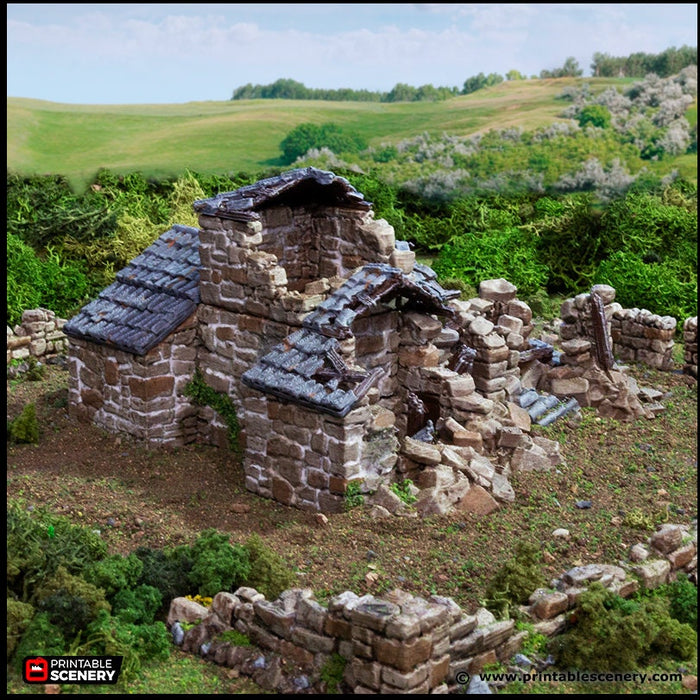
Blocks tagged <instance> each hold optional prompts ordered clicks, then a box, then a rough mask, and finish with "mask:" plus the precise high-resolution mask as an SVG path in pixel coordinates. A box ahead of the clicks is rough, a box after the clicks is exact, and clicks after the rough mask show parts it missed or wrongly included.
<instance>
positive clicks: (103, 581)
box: [83, 553, 143, 599]
mask: <svg viewBox="0 0 700 700" xmlns="http://www.w3.org/2000/svg"><path fill="white" fill-rule="evenodd" d="M142 571H143V562H142V561H141V560H140V559H139V558H138V557H137V556H136V555H135V554H133V553H132V554H129V555H128V556H126V557H123V556H121V555H120V554H112V555H110V556H108V557H105V558H104V559H100V560H99V561H96V562H94V563H93V564H92V565H91V566H89V567H87V568H86V569H85V571H84V572H83V576H84V578H85V580H86V581H89V582H90V583H92V584H94V585H95V586H98V587H99V588H101V589H103V590H104V591H105V593H106V595H107V597H108V598H110V599H111V598H113V597H114V595H115V594H116V593H117V592H119V591H121V590H123V589H125V588H133V587H134V586H135V585H136V582H137V581H138V580H139V578H140V576H141V572H142Z"/></svg>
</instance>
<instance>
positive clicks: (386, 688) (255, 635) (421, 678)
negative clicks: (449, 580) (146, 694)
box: [167, 524, 697, 694]
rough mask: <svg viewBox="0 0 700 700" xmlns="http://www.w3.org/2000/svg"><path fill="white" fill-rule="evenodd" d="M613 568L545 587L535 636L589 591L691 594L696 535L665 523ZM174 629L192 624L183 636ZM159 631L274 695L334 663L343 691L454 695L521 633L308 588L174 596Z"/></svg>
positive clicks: (440, 602)
mask: <svg viewBox="0 0 700 700" xmlns="http://www.w3.org/2000/svg"><path fill="white" fill-rule="evenodd" d="M621 563H622V564H624V565H623V566H619V565H608V564H588V565H583V566H576V567H574V568H572V569H569V570H568V571H566V572H564V573H563V574H562V575H561V576H560V577H558V578H556V579H554V580H552V581H551V582H550V587H549V588H541V589H537V590H535V591H533V592H532V594H531V596H530V598H529V601H528V604H527V605H524V606H520V614H521V615H522V616H524V618H525V619H526V620H529V621H530V622H531V623H532V624H533V626H534V631H535V632H536V633H540V634H544V635H545V636H548V637H551V636H553V635H556V634H559V633H561V632H564V631H565V630H566V628H567V623H568V615H569V613H570V611H572V610H573V609H575V607H576V604H577V601H578V599H579V597H580V595H581V594H582V593H583V592H584V591H585V590H586V589H587V588H588V586H589V585H590V584H591V583H593V582H598V583H600V584H601V585H603V586H605V587H606V588H608V589H610V590H611V591H614V592H615V593H617V594H619V595H620V596H622V597H628V596H630V595H632V594H633V593H634V592H636V591H637V590H639V588H640V587H644V588H656V587H657V586H659V585H662V584H663V583H666V582H668V581H671V580H674V579H675V578H676V576H677V575H678V573H679V572H684V573H686V574H687V575H689V577H690V578H691V580H692V581H693V582H694V583H696V585H697V530H693V531H692V532H691V531H689V529H688V528H687V527H686V526H682V525H673V524H664V525H661V526H660V527H659V528H658V530H657V531H656V532H655V533H654V534H653V535H652V536H651V537H650V538H649V540H648V541H647V542H646V543H645V544H642V543H639V544H637V545H635V546H634V547H632V548H631V550H630V560H629V562H621ZM180 622H190V623H192V622H196V623H197V624H195V626H193V627H191V628H190V629H188V630H187V632H185V633H184V634H183V633H182V628H181V627H180V624H179V623H180ZM167 623H168V626H169V627H170V629H171V631H172V632H173V639H174V640H176V643H178V644H181V645H182V648H183V649H184V650H185V651H188V652H191V653H195V654H200V655H201V656H203V657H204V658H206V659H208V660H210V661H213V662H214V663H217V664H219V665H222V666H228V667H231V668H236V669H238V670H239V671H240V672H242V673H245V674H246V675H250V676H252V678H253V680H255V681H256V682H257V683H258V684H259V685H260V686H261V687H262V688H263V689H265V690H272V691H277V692H279V693H298V692H300V691H303V690H305V689H308V688H310V687H311V686H312V684H318V682H319V677H320V669H321V668H322V666H323V664H324V663H325V662H326V661H327V660H328V659H329V658H330V657H331V655H333V654H338V655H339V656H341V657H342V658H343V659H345V662H346V665H345V672H344V677H343V680H344V682H345V684H346V686H347V688H348V689H349V692H351V693H363V694H366V693H379V694H402V693H431V694H433V693H435V694H448V693H450V694H451V693H455V692H460V689H461V687H460V685H459V683H458V679H460V678H461V677H463V676H462V674H463V673H468V674H470V675H472V676H473V675H475V674H478V673H480V672H481V671H482V669H483V668H484V667H485V666H486V665H488V664H494V663H497V662H503V663H505V664H507V663H508V661H509V660H510V659H511V658H512V657H513V655H515V654H516V653H517V652H518V651H519V650H520V649H521V647H522V645H523V642H524V641H525V639H526V637H527V635H528V632H526V631H520V630H517V629H516V626H515V622H514V620H513V619H506V620H501V621H498V620H496V619H495V618H494V616H493V615H492V614H491V613H490V612H489V611H488V610H486V609H484V608H480V609H479V610H477V611H476V612H475V613H473V614H469V613H466V612H465V611H463V610H462V609H461V608H460V607H459V606H458V605H457V604H456V603H455V601H454V600H453V599H452V598H448V597H442V596H437V595H432V596H430V597H428V598H427V599H423V598H420V597H418V596H414V595H411V594H409V593H406V592H404V591H400V590H395V591H392V592H389V593H386V594H383V595H382V596H381V597H379V596H374V595H372V594H367V595H363V596H358V595H356V594H355V593H352V592H350V591H345V592H344V593H341V594H339V595H336V596H334V597H332V598H331V599H330V600H329V601H328V604H327V605H322V604H321V603H319V602H318V601H317V600H316V599H315V597H314V594H313V591H311V590H310V589H291V590H288V591H285V592H283V593H282V594H281V595H280V596H279V597H278V598H277V600H275V601H267V600H266V599H265V596H263V595H262V594H261V593H259V592H258V591H256V590H255V589H252V588H239V589H238V590H236V591H235V592H234V593H226V592H221V593H218V594H217V595H216V596H215V597H214V599H213V602H212V605H211V607H210V608H205V607H203V606H201V605H199V604H197V603H194V602H192V601H190V600H188V599H185V598H176V599H174V600H173V601H172V603H171V606H170V612H169V615H168V620H167ZM229 629H235V630H237V631H238V632H240V633H242V634H244V635H246V636H247V637H248V638H249V639H250V641H251V642H252V643H253V644H254V645H255V648H253V649H251V648H249V647H240V646H236V645H235V644H233V643H231V642H228V641H224V640H223V639H221V638H217V637H218V636H219V635H221V633H222V632H225V631H226V630H229ZM462 690H463V689H462ZM321 691H323V688H321Z"/></svg>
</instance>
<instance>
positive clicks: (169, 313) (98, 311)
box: [63, 224, 200, 355]
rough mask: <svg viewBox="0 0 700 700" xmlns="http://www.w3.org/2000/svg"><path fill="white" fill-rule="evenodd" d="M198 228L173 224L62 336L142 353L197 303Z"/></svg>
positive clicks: (82, 310) (122, 271) (166, 334)
mask: <svg viewBox="0 0 700 700" xmlns="http://www.w3.org/2000/svg"><path fill="white" fill-rule="evenodd" d="M199 265H200V262H199V230H198V229H196V228H192V227H189V226H181V225H179V224H175V225H174V226H173V227H172V228H171V229H170V230H169V231H166V232H165V233H164V234H163V235H162V236H160V238H158V240H157V241H156V242H155V243H153V245H151V246H149V247H148V248H146V250H144V251H143V253H141V254H140V255H139V256H137V257H136V258H134V259H133V260H132V261H131V262H130V263H129V264H128V265H127V266H126V267H125V268H124V269H123V270H121V271H119V272H118V273H117V275H116V279H115V281H114V283H112V284H111V285H109V287H107V288H106V289H103V290H102V291H101V292H100V294H99V295H98V297H97V299H95V300H93V301H91V302H90V303H89V304H87V305H85V306H84V307H83V308H82V309H81V310H80V311H79V312H78V314H77V315H75V316H74V317H73V318H71V319H70V320H69V321H68V322H67V323H66V324H65V326H64V327H63V331H64V333H66V335H68V336H70V337H73V338H79V339H82V340H89V341H92V342H94V343H99V344H101V345H110V346H113V347H115V348H118V349H120V350H125V351H126V352H130V353H134V354H136V355H145V354H146V353H147V352H148V351H149V350H151V349H152V348H154V347H155V346H156V345H158V343H160V342H161V341H163V340H164V339H165V338H166V337H167V336H168V335H170V333H172V332H173V331H174V330H175V329H176V328H177V327H178V326H179V325H180V324H181V323H182V322H183V321H185V320H186V319H187V318H188V317H189V316H190V315H191V314H192V313H193V312H194V311H195V309H196V308H197V304H198V303H199Z"/></svg>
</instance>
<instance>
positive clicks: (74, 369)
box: [68, 315, 199, 444]
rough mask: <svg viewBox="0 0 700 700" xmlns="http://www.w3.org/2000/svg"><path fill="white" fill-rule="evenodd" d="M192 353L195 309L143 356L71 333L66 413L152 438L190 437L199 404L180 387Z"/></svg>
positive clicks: (180, 441) (194, 350)
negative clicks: (169, 334)
mask: <svg viewBox="0 0 700 700" xmlns="http://www.w3.org/2000/svg"><path fill="white" fill-rule="evenodd" d="M196 357H197V330H196V323H195V318H194V315H193V316H192V317H190V318H189V319H188V320H187V321H185V323H183V324H182V325H181V326H180V327H179V328H178V329H177V330H176V331H175V332H174V333H173V334H172V335H171V336H170V337H169V338H168V340H167V341H166V342H163V343H161V344H160V345H158V346H156V347H155V348H153V350H151V351H150V352H148V353H147V354H146V355H145V356H143V357H139V356H137V355H133V354H132V353H127V352H124V351H122V350H116V349H114V348H111V347H109V346H106V345H96V344H95V343H88V342H86V341H84V340H79V339H76V338H71V339H70V351H69V359H68V362H69V370H70V374H69V412H70V415H71V416H72V417H74V418H76V419H78V420H80V421H84V422H92V423H94V424H95V425H97V426H99V427H101V428H104V429H105V430H108V431H110V432H125V433H128V434H130V435H133V436H134V437H137V438H142V439H145V440H152V441H154V442H160V443H169V444H186V443H189V442H193V441H195V440H197V438H198V435H199V429H198V419H197V414H198V412H199V410H198V407H197V406H194V405H193V404H192V402H191V401H190V399H189V398H187V397H186V396H185V395H184V390H185V386H186V384H187V383H188V382H189V381H190V379H191V378H192V375H193V374H194V370H195V360H196Z"/></svg>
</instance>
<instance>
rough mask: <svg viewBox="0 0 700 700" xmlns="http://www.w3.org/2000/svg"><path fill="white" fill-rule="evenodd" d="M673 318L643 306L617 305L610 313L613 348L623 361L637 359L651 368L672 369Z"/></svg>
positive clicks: (674, 332) (674, 323) (674, 325)
mask: <svg viewBox="0 0 700 700" xmlns="http://www.w3.org/2000/svg"><path fill="white" fill-rule="evenodd" d="M675 334H676V319H675V318H673V316H659V315H658V314H652V313H651V312H650V311H647V310H646V309H618V310H616V311H615V312H614V313H613V315H612V320H611V336H612V340H613V347H614V352H615V355H616V356H617V357H619V359H620V360H622V361H623V362H639V363H640V364H644V365H648V366H649V367H653V368H654V369H660V370H666V371H668V370H671V369H673V338H674V336H675Z"/></svg>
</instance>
